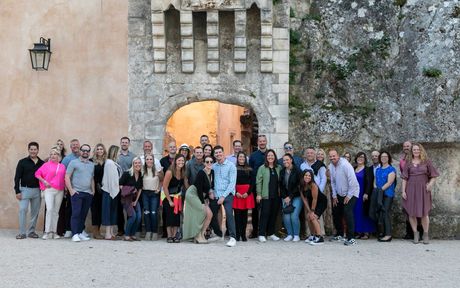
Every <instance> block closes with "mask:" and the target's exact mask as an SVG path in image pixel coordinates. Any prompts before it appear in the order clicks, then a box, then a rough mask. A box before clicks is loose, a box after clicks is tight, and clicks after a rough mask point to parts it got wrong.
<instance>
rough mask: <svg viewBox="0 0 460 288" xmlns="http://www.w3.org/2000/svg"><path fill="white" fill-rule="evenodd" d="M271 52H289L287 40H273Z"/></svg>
mask: <svg viewBox="0 0 460 288" xmlns="http://www.w3.org/2000/svg"><path fill="white" fill-rule="evenodd" d="M273 50H284V51H289V40H285V39H273Z"/></svg>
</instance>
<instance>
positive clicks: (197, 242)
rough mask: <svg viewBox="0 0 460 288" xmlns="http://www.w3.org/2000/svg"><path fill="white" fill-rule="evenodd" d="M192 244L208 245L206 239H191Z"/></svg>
mask: <svg viewBox="0 0 460 288" xmlns="http://www.w3.org/2000/svg"><path fill="white" fill-rule="evenodd" d="M193 243H195V244H208V243H209V242H208V240H206V239H200V238H196V237H195V238H193Z"/></svg>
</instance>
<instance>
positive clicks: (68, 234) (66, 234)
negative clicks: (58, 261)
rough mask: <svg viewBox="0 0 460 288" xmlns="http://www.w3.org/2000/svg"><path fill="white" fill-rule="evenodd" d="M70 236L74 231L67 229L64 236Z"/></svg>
mask: <svg viewBox="0 0 460 288" xmlns="http://www.w3.org/2000/svg"><path fill="white" fill-rule="evenodd" d="M70 237H72V231H69V230H67V231H65V233H64V238H70Z"/></svg>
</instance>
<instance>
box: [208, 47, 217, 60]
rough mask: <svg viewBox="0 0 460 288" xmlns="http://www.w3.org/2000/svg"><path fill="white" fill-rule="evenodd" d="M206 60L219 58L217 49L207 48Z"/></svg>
mask: <svg viewBox="0 0 460 288" xmlns="http://www.w3.org/2000/svg"><path fill="white" fill-rule="evenodd" d="M208 60H219V50H217V49H212V50H208Z"/></svg>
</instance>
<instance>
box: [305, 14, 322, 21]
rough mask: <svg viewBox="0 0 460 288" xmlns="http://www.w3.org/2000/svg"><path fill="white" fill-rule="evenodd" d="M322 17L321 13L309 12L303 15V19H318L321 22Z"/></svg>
mask: <svg viewBox="0 0 460 288" xmlns="http://www.w3.org/2000/svg"><path fill="white" fill-rule="evenodd" d="M321 20H322V17H321V14H307V15H305V16H303V18H302V21H316V22H321Z"/></svg>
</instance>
